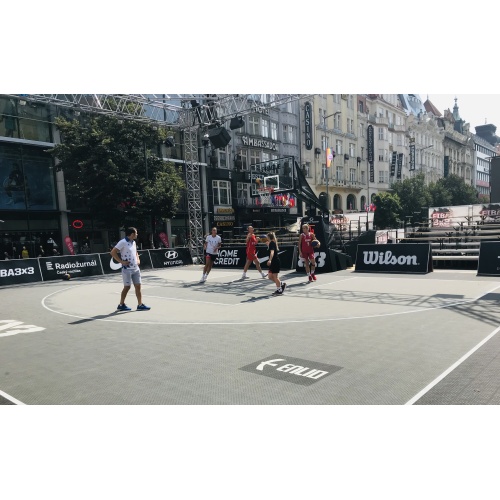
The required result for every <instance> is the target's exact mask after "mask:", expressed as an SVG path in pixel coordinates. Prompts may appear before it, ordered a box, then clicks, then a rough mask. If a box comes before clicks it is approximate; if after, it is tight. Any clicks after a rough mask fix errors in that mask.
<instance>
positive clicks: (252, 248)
mask: <svg viewBox="0 0 500 500" xmlns="http://www.w3.org/2000/svg"><path fill="white" fill-rule="evenodd" d="M253 231H254V229H253V226H248V234H247V240H246V243H247V261H246V262H245V267H244V268H243V276H242V277H241V279H245V278H248V276H247V271H248V268H249V267H250V265H251V264H252V262H253V263H254V264H255V267H256V268H257V271H259V273H260V274H261V276H262V277H263V278H267V274H266V273H264V272H263V271H262V268H261V267H260V262H259V259H258V258H257V250H256V249H257V243H258V240H257V237H256V236H255V234H253Z"/></svg>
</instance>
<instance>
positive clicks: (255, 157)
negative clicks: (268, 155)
mask: <svg viewBox="0 0 500 500" xmlns="http://www.w3.org/2000/svg"><path fill="white" fill-rule="evenodd" d="M256 163H260V151H259V150H258V149H251V150H250V165H255V164H256Z"/></svg>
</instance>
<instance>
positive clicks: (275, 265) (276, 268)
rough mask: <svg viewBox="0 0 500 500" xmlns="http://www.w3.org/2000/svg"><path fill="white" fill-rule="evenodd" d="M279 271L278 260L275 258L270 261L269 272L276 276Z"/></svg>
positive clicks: (279, 264)
mask: <svg viewBox="0 0 500 500" xmlns="http://www.w3.org/2000/svg"><path fill="white" fill-rule="evenodd" d="M280 270H281V263H280V260H279V259H277V258H276V257H275V258H274V259H273V260H272V261H271V265H270V266H269V272H270V273H273V274H278V273H279V272H280Z"/></svg>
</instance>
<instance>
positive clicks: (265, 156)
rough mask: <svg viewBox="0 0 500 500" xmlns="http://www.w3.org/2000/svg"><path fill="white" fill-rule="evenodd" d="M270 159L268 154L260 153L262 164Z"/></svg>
mask: <svg viewBox="0 0 500 500" xmlns="http://www.w3.org/2000/svg"><path fill="white" fill-rule="evenodd" d="M270 159H271V158H270V157H269V153H266V152H265V151H262V162H265V161H269V160H270Z"/></svg>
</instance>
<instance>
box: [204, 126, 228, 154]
mask: <svg viewBox="0 0 500 500" xmlns="http://www.w3.org/2000/svg"><path fill="white" fill-rule="evenodd" d="M208 139H209V140H210V142H211V143H212V146H213V147H214V148H216V149H219V148H225V147H226V146H227V145H228V144H229V142H230V141H231V136H230V135H229V132H228V131H227V130H226V129H225V128H224V127H219V128H212V129H210V130H209V131H208Z"/></svg>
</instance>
